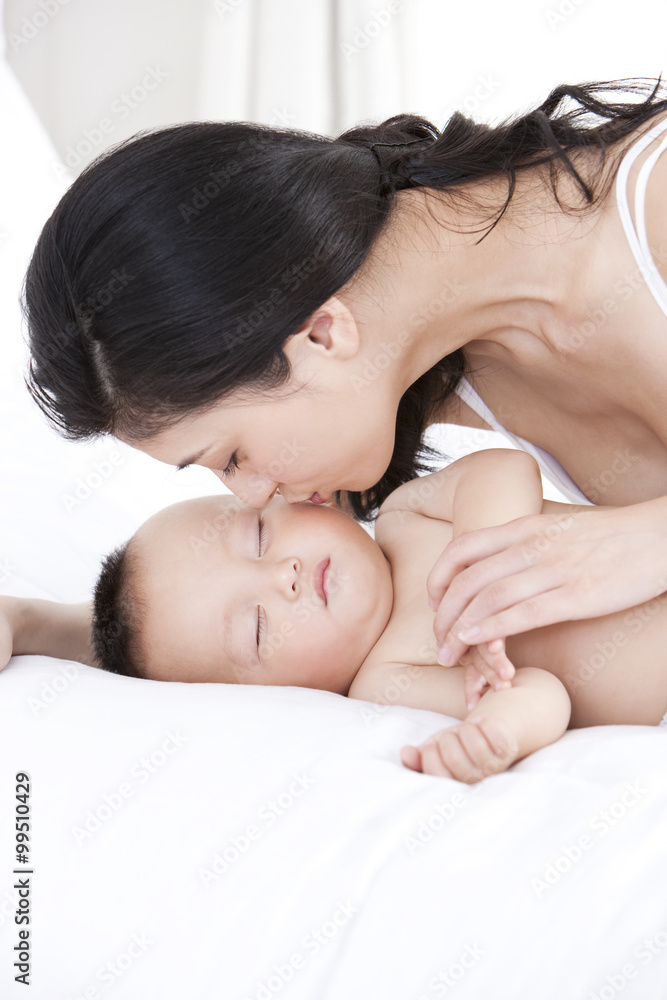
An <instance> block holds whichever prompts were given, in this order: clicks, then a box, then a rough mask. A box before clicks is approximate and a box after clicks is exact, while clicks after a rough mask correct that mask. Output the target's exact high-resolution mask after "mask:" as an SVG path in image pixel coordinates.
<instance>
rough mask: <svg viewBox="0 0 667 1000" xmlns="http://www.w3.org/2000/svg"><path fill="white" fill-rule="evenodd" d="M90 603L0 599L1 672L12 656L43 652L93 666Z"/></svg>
mask: <svg viewBox="0 0 667 1000" xmlns="http://www.w3.org/2000/svg"><path fill="white" fill-rule="evenodd" d="M91 618H92V604H90V602H87V601H86V602H84V603H82V604H58V603H57V602H55V601H42V600H37V599H32V598H30V599H29V598H22V597H0V669H2V667H4V666H6V665H7V663H8V662H9V659H10V657H11V656H20V655H22V654H26V653H42V654H44V655H45V656H57V657H60V658H61V659H63V660H76V661H78V662H79V663H87V664H89V665H90V666H95V657H94V653H93V649H92V646H91V642H90V637H91Z"/></svg>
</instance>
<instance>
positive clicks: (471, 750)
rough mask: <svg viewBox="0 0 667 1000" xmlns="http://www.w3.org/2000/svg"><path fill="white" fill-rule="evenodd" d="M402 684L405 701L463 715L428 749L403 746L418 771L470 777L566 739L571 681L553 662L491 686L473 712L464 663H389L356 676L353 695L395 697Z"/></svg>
mask: <svg viewBox="0 0 667 1000" xmlns="http://www.w3.org/2000/svg"><path fill="white" fill-rule="evenodd" d="M394 689H398V690H399V691H400V692H401V698H400V701H401V704H402V705H407V706H409V707H411V708H425V709H429V710H430V711H433V712H442V713H443V714H444V715H450V716H453V717H454V718H460V719H462V720H463V721H462V722H460V723H459V724H458V725H455V726H451V727H450V728H448V729H445V730H442V731H440V732H438V733H436V734H435V735H434V736H432V737H431V741H428V740H427V741H426V743H425V744H423V745H422V747H421V748H420V749H417V748H416V747H403V749H402V751H401V759H402V761H403V763H404V764H405V765H406V766H407V767H410V768H412V769H413V770H416V771H422V770H423V771H424V772H428V773H429V774H436V775H441V776H443V777H448V778H455V779H456V780H458V781H464V782H467V783H468V784H471V783H474V782H476V781H481V780H482V778H485V777H487V776H488V775H490V774H497V773H498V772H499V771H504V770H506V769H507V768H508V767H509V766H510V765H511V764H513V763H514V762H515V761H517V760H521V758H523V757H526V756H527V755H528V754H530V753H533V752H534V751H535V750H539V749H541V748H542V747H544V746H547V745H548V744H549V743H553V742H554V741H555V740H557V739H559V738H560V737H561V736H562V735H563V733H564V732H565V730H566V729H567V726H568V723H569V721H570V710H571V706H570V699H569V696H568V694H567V691H566V690H565V687H564V686H563V684H562V683H561V682H560V681H559V680H558V678H557V677H555V676H554V675H553V674H550V673H548V671H546V670H539V669H537V668H533V667H526V668H523V669H521V670H518V671H517V672H516V677H515V679H514V683H513V685H512V687H511V688H509V689H507V690H503V691H491V690H489V691H487V692H486V694H484V695H483V696H482V698H481V699H480V701H479V703H478V704H477V705H476V706H475V708H474V709H473V710H472V711H471V712H469V713H467V711H466V707H465V699H464V690H463V668H462V667H440V666H435V665H434V666H408V665H406V664H398V663H397V664H387V665H385V666H384V667H383V668H375V669H373V670H372V671H369V672H367V673H364V672H363V671H362V672H361V675H357V677H355V679H354V681H353V683H352V686H351V688H350V691H349V694H348V697H351V698H361V699H364V700H365V701H379V702H381V703H382V702H385V703H386V702H389V701H390V699H389V697H388V692H389V691H390V690H394Z"/></svg>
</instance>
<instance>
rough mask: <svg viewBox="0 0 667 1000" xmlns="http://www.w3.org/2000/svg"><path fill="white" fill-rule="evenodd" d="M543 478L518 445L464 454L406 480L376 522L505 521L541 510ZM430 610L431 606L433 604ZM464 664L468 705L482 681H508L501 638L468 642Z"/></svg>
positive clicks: (471, 524) (468, 524)
mask: <svg viewBox="0 0 667 1000" xmlns="http://www.w3.org/2000/svg"><path fill="white" fill-rule="evenodd" d="M542 502H543V497H542V479H541V476H540V470H539V466H538V464H537V462H536V461H535V459H534V458H533V457H532V456H531V455H528V454H527V453H526V452H523V451H515V450H510V449H501V448H492V449H487V450H484V451H479V452H474V453H473V454H471V455H466V456H465V457H464V458H461V459H459V460H458V461H456V462H452V463H451V465H448V466H447V467H446V468H444V469H440V470H438V472H434V473H432V474H431V475H429V476H421V477H419V478H418V479H414V480H412V481H411V482H409V483H405V484H404V485H403V486H400V487H399V488H398V489H396V490H394V492H393V493H391V494H390V496H389V497H388V498H387V499H386V500H385V502H384V503H383V504H382V507H381V508H380V513H379V515H378V520H377V523H376V538H378V540H379V541H380V544H382V543H381V537H382V530H383V529H387V530H392V529H393V530H394V532H395V529H396V526H397V525H400V524H403V523H405V520H406V518H407V517H408V516H413V517H414V516H415V515H417V516H422V517H430V518H433V519H437V520H441V521H447V522H449V523H451V525H452V538H457V537H458V536H459V535H462V534H464V533H465V532H467V531H475V530H476V529H477V528H489V527H493V526H494V525H498V524H504V523H505V522H507V521H512V520H514V519H515V518H518V517H525V516H527V515H530V514H541V512H542ZM434 610H435V609H434ZM459 662H460V663H462V664H463V665H464V666H465V667H466V669H467V673H466V688H467V695H468V702H469V707H472V705H473V704H474V703H475V702H476V701H477V700H478V699H479V694H480V692H481V691H482V689H483V687H484V686H485V684H486V683H489V684H491V685H492V686H493V687H494V688H495V689H496V690H501V689H503V688H505V687H508V686H509V682H510V679H511V677H512V676H513V674H514V667H513V665H512V664H511V662H510V661H509V660H508V659H507V657H506V656H505V645H504V640H498V639H496V640H494V641H493V642H492V643H487V644H486V645H485V646H484V647H483V648H482V647H477V648H476V647H472V648H470V649H469V650H468V652H467V653H466V654H465V655H464V656H462V657H461V659H460V660H459Z"/></svg>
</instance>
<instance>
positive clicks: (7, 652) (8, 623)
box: [0, 597, 17, 670]
mask: <svg viewBox="0 0 667 1000" xmlns="http://www.w3.org/2000/svg"><path fill="white" fill-rule="evenodd" d="M16 604H17V601H16V598H14V597H0V670H2V668H3V667H6V666H7V664H8V663H9V661H10V659H11V655H12V648H13V645H14V634H15V632H16V628H17V625H16Z"/></svg>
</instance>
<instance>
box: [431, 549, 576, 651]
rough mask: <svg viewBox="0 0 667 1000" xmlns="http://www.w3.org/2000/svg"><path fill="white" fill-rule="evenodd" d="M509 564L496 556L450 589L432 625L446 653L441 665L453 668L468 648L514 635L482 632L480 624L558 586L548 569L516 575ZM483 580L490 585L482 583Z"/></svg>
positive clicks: (542, 568) (458, 580)
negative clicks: (473, 575)
mask: <svg viewBox="0 0 667 1000" xmlns="http://www.w3.org/2000/svg"><path fill="white" fill-rule="evenodd" d="M508 563H509V560H508V559H505V558H503V557H502V556H493V557H491V558H490V559H487V560H485V563H484V564H480V566H479V567H471V569H470V570H465V571H464V573H461V574H460V576H459V577H457V579H456V580H455V581H454V583H453V584H452V586H451V587H450V588H449V590H448V591H447V593H446V594H445V596H444V598H443V599H442V602H441V604H440V607H439V608H438V611H437V613H436V616H435V620H434V622H433V630H434V632H435V637H436V641H437V643H438V645H439V646H443V647H446V650H445V649H443V650H441V651H440V652H439V656H438V662H439V663H442V664H444V665H445V666H453V664H455V663H456V662H457V661H458V660H459V658H460V657H461V656H462V655H463V653H464V651H465V649H466V647H467V646H471V645H477V644H479V643H481V642H486V641H489V640H491V639H497V638H500V637H504V636H507V635H514V634H515V633H514V632H495V633H489V631H488V629H487V630H486V631H482V630H481V628H480V624H481V623H482V622H484V621H485V620H487V619H489V618H490V617H491V616H493V615H497V614H499V613H500V612H502V611H505V610H506V609H509V608H512V607H513V606H514V605H520V604H525V603H526V602H528V601H530V600H532V599H534V598H535V597H536V596H537V595H539V594H540V593H542V592H544V591H550V590H552V589H553V588H554V586H555V585H556V584H555V583H554V581H553V576H554V572H553V570H552V569H551V568H549V567H535V568H533V569H523V570H522V571H521V572H513V571H512V570H507V569H506V567H507V565H508ZM472 570H476V571H477V572H476V574H475V579H474V580H473V581H472V582H470V581H469V580H468V579H464V578H465V576H466V574H467V573H471V571H472ZM483 577H486V579H487V580H488V581H489V582H486V583H484V582H480V580H481V579H483ZM471 578H472V575H471ZM556 620H558V619H556ZM544 624H547V623H546V622H545V623H544ZM549 624H550V623H549ZM531 627H534V626H531ZM475 628H480V631H479V632H476V631H469V630H470V629H475ZM518 631H524V629H519V630H518ZM464 636H465V638H464Z"/></svg>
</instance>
